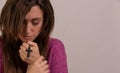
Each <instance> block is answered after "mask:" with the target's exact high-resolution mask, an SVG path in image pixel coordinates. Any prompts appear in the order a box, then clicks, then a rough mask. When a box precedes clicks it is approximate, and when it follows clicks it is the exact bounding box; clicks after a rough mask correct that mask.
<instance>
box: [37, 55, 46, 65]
mask: <svg viewBox="0 0 120 73" xmlns="http://www.w3.org/2000/svg"><path fill="white" fill-rule="evenodd" d="M43 60H44V57H43V56H40V57H39V58H37V60H36V61H35V64H40V63H41V62H42V61H43Z"/></svg>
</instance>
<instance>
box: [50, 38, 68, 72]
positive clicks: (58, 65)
mask: <svg viewBox="0 0 120 73" xmlns="http://www.w3.org/2000/svg"><path fill="white" fill-rule="evenodd" d="M48 64H49V67H50V70H51V73H60V72H61V73H68V72H67V56H66V52H65V47H64V44H63V42H62V41H61V40H59V39H56V38H50V40H49V51H48Z"/></svg>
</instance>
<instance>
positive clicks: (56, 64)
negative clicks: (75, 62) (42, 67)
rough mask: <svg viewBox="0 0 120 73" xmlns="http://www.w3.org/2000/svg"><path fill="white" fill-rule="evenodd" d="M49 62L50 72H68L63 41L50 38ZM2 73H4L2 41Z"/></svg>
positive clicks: (0, 54) (0, 67)
mask: <svg viewBox="0 0 120 73" xmlns="http://www.w3.org/2000/svg"><path fill="white" fill-rule="evenodd" d="M48 64H49V68H50V73H68V68H67V57H66V53H65V49H64V45H63V43H62V42H61V41H60V40H58V39H55V38H51V39H50V40H49V53H48ZM0 73H3V66H2V52H1V43H0Z"/></svg>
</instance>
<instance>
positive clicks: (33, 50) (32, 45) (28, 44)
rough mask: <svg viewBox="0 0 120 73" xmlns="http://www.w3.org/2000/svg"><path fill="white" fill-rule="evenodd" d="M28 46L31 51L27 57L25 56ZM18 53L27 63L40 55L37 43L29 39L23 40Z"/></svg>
mask: <svg viewBox="0 0 120 73" xmlns="http://www.w3.org/2000/svg"><path fill="white" fill-rule="evenodd" d="M29 47H30V50H31V51H30V55H29V57H27V54H28V52H27V50H28V48H29ZM19 53H20V57H21V59H22V60H23V61H24V62H26V63H28V64H31V63H33V62H35V61H36V60H37V58H39V57H40V53H39V47H38V45H37V44H36V43H35V42H31V41H28V42H23V43H22V45H21V46H20V49H19Z"/></svg>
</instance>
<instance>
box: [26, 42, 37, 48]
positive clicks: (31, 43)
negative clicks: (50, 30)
mask: <svg viewBox="0 0 120 73" xmlns="http://www.w3.org/2000/svg"><path fill="white" fill-rule="evenodd" d="M27 43H28V44H29V45H30V46H36V47H37V46H38V45H37V43H35V42H32V41H28V42H27Z"/></svg>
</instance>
